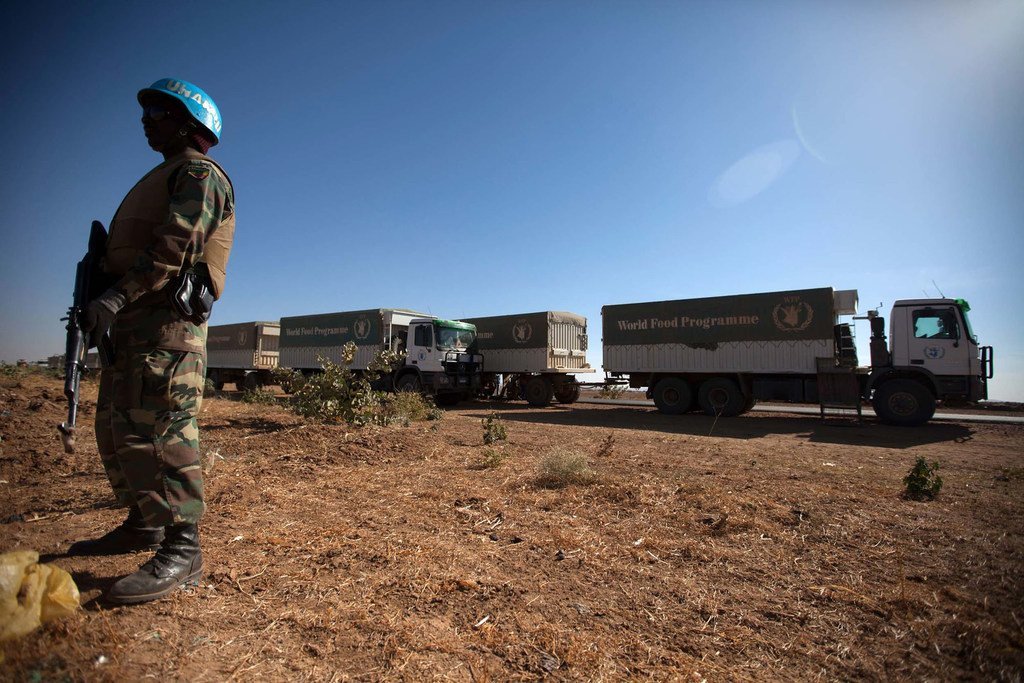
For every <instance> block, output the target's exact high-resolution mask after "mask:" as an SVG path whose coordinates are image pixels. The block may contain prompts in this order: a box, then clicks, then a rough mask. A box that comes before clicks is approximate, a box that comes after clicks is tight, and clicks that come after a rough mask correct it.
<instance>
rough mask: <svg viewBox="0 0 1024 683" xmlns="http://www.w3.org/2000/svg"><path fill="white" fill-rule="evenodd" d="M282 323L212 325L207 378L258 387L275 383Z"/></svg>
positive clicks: (217, 385)
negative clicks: (274, 376) (274, 375)
mask: <svg viewBox="0 0 1024 683" xmlns="http://www.w3.org/2000/svg"><path fill="white" fill-rule="evenodd" d="M280 335H281V326H280V325H279V324H278V323H271V322H255V321H254V322H245V323H234V324H231V325H211V326H210V328H209V329H208V330H207V335H206V379H207V380H208V381H210V382H212V383H213V386H214V388H216V389H217V391H220V390H221V389H223V388H224V385H225V384H232V383H233V384H234V385H235V387H236V388H237V389H239V390H241V389H245V390H248V391H254V390H256V389H259V388H260V387H263V386H267V385H270V384H274V378H273V373H274V369H275V368H277V362H278V353H279V350H278V344H279V341H280Z"/></svg>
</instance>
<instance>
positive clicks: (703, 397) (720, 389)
mask: <svg viewBox="0 0 1024 683" xmlns="http://www.w3.org/2000/svg"><path fill="white" fill-rule="evenodd" d="M697 403H698V404H699V405H700V408H701V410H703V411H704V414H705V415H711V416H712V417H714V416H716V415H717V416H720V417H735V416H736V415H739V414H740V413H741V412H743V407H744V406H745V405H746V404H747V398H746V397H745V396H744V395H743V392H742V391H740V388H739V387H738V386H736V382H733V381H732V380H731V379H728V378H727V377H712V378H711V379H709V380H706V381H705V382H704V383H703V384H701V385H700V389H699V390H698V391H697Z"/></svg>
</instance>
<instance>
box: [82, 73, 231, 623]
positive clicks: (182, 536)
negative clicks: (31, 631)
mask: <svg viewBox="0 0 1024 683" xmlns="http://www.w3.org/2000/svg"><path fill="white" fill-rule="evenodd" d="M138 100H139V104H140V105H142V128H143V131H144V132H145V135H146V140H147V141H148V142H149V146H150V147H152V148H153V150H155V151H157V152H160V153H161V154H162V155H163V157H164V162H163V163H162V164H160V165H159V166H157V167H156V168H154V169H153V170H151V171H150V172H149V173H147V174H146V175H145V176H143V178H142V179H141V180H140V181H139V182H138V183H137V184H136V185H135V187H133V188H132V189H131V191H130V192H129V193H128V195H127V196H126V197H125V198H124V200H123V201H122V202H121V206H120V207H119V208H118V210H117V213H116V214H114V218H113V220H112V221H111V223H110V235H109V237H108V240H107V246H106V252H105V254H104V258H103V265H102V267H103V270H104V271H105V272H106V273H107V274H108V275H109V276H110V277H111V281H112V282H113V283H114V284H113V285H112V286H111V287H110V288H109V289H107V290H106V291H105V292H104V293H103V294H102V295H101V296H99V297H97V298H96V299H94V300H93V301H91V302H90V303H89V305H88V307H87V309H86V312H85V316H84V317H85V320H84V321H83V327H84V328H85V329H86V330H87V331H91V333H92V335H93V338H94V339H98V337H99V335H100V334H102V333H103V332H104V331H106V330H109V331H110V333H111V337H112V338H113V345H114V362H113V365H112V366H111V367H107V368H104V369H103V371H102V372H101V375H100V393H99V400H98V403H97V407H96V442H97V445H98V447H99V452H100V457H101V458H102V460H103V466H104V469H105V470H106V472H107V477H108V478H109V479H110V484H111V486H112V487H113V489H114V495H115V497H116V498H117V500H118V502H119V503H120V504H121V505H123V506H124V507H127V508H128V518H127V519H126V520H125V521H124V522H122V524H121V525H120V526H119V527H117V528H115V529H114V530H113V531H110V532H109V533H107V534H105V535H104V536H101V537H100V538H97V539H92V540H87V541H79V542H77V543H74V544H73V545H72V546H71V548H70V549H69V551H68V554H69V555H110V554H115V553H124V552H130V551H133V550H156V554H155V555H154V556H153V557H152V558H150V559H149V560H148V561H147V562H146V563H145V564H143V565H142V567H141V568H140V569H139V570H138V571H136V572H135V573H134V574H131V575H129V576H126V577H124V578H122V579H120V580H119V581H118V582H117V583H115V584H114V585H113V586H112V587H111V589H110V591H109V592H108V593H107V596H106V599H107V601H108V602H110V603H113V604H131V603H138V602H147V601H149V600H155V599H157V598H160V597H163V596H165V595H167V594H168V593H170V592H171V591H173V590H174V589H175V588H177V587H178V586H180V585H182V584H184V583H186V582H188V581H196V580H198V579H199V577H200V576H201V575H202V569H203V556H202V552H201V551H200V548H199V529H198V525H197V523H198V522H199V518H200V517H201V516H202V514H203V511H204V509H205V504H204V502H203V476H202V467H201V464H200V459H199V428H198V425H197V423H196V416H197V415H198V413H199V407H200V404H201V402H202V397H203V385H204V376H205V363H206V318H207V317H208V316H209V306H211V305H212V300H213V299H216V298H219V297H220V294H221V292H222V291H223V288H224V279H225V270H226V267H227V261H228V254H229V252H230V250H231V243H232V239H233V237H234V229H235V199H234V191H233V189H232V186H231V181H230V180H229V179H228V177H227V174H226V173H224V171H223V169H222V168H221V167H220V166H219V165H218V164H217V163H216V162H214V161H213V159H211V158H210V157H208V156H206V152H207V150H209V148H210V147H212V146H213V145H215V144H217V142H218V141H219V139H220V132H221V117H220V111H219V110H218V109H217V105H216V104H214V102H213V100H212V99H210V97H209V96H208V95H207V94H206V93H205V92H204V91H203V90H201V89H200V88H198V87H196V86H195V85H193V84H192V83H189V82H187V81H181V80H176V79H170V78H167V79H162V80H159V81H157V82H156V83H154V84H153V85H152V86H151V87H149V88H145V89H143V90H141V91H139V94H138Z"/></svg>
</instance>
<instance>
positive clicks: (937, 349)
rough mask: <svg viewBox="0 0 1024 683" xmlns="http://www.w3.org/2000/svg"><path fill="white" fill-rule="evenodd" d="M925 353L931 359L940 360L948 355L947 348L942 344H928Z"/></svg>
mask: <svg viewBox="0 0 1024 683" xmlns="http://www.w3.org/2000/svg"><path fill="white" fill-rule="evenodd" d="M924 355H925V357H926V358H928V359H929V360H938V359H940V358H942V357H943V356H945V355H946V349H944V348H942V347H941V346H926V347H925V349H924Z"/></svg>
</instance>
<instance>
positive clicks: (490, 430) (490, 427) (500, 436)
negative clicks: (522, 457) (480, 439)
mask: <svg viewBox="0 0 1024 683" xmlns="http://www.w3.org/2000/svg"><path fill="white" fill-rule="evenodd" d="M480 423H481V424H482V425H483V427H484V443H485V444H487V445H490V444H492V443H497V442H499V441H506V440H508V431H507V430H506V429H505V423H504V422H502V421H501V418H500V417H498V414H497V413H491V414H490V415H488V416H487V417H485V418H483V419H482V420H480Z"/></svg>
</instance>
